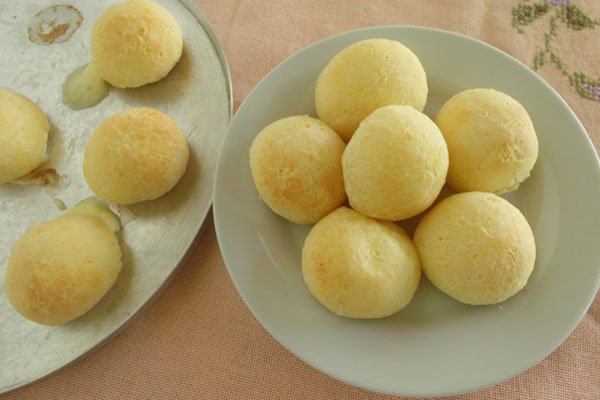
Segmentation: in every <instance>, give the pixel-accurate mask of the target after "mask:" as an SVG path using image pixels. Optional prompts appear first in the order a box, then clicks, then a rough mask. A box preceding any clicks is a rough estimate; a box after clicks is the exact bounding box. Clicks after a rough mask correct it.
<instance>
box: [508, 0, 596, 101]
mask: <svg viewBox="0 0 600 400" xmlns="http://www.w3.org/2000/svg"><path fill="white" fill-rule="evenodd" d="M547 13H551V16H550V22H549V30H548V32H546V33H545V34H544V47H543V48H542V49H540V50H539V51H537V52H536V54H535V56H534V57H533V70H534V71H537V70H538V69H539V68H540V67H541V66H543V65H545V64H547V63H552V64H554V65H555V66H556V67H557V68H558V69H559V70H560V71H561V72H562V73H563V75H564V76H565V77H566V78H567V79H569V82H570V83H571V85H573V87H574V88H575V90H577V93H579V95H580V96H581V97H584V98H586V99H590V100H595V101H598V102H600V78H597V79H595V80H593V79H591V78H589V77H588V76H586V75H585V74H584V73H582V72H571V71H569V69H568V68H567V66H566V65H565V63H564V61H563V60H562V59H561V58H560V57H559V55H558V53H557V52H556V50H555V49H554V47H553V44H554V39H555V38H556V35H557V29H558V25H559V24H563V25H565V26H566V27H567V28H569V29H572V30H574V31H580V30H583V29H593V28H595V27H596V26H600V19H592V18H590V17H588V16H587V15H586V14H585V13H584V12H583V11H581V9H580V8H579V7H577V6H576V5H575V4H573V2H572V0H545V1H542V2H537V3H529V2H521V3H519V4H517V5H516V6H514V7H513V8H512V25H513V27H514V28H515V29H516V30H517V32H519V33H524V27H526V26H527V25H529V24H531V23H532V22H534V21H535V20H537V19H538V18H540V17H541V16H543V15H545V14H547Z"/></svg>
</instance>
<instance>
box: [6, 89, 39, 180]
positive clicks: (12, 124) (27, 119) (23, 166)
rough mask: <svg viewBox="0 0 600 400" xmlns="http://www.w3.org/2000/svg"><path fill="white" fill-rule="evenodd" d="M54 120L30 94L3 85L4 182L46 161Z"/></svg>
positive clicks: (26, 172)
mask: <svg viewBox="0 0 600 400" xmlns="http://www.w3.org/2000/svg"><path fill="white" fill-rule="evenodd" d="M49 132H50V122H48V118H47V117H46V114H44V112H43V111H42V110H41V109H40V108H39V107H38V106H37V105H36V104H35V103H34V102H32V101H31V100H29V99H28V98H27V97H25V96H23V95H21V94H19V93H15V92H13V91H12V90H9V89H5V88H0V183H6V182H10V181H13V180H15V179H17V178H20V177H22V176H23V175H26V174H28V173H29V172H31V171H33V170H34V169H35V168H37V167H38V166H39V165H40V164H41V163H43V162H44V161H46V159H47V156H46V147H47V142H48V133H49Z"/></svg>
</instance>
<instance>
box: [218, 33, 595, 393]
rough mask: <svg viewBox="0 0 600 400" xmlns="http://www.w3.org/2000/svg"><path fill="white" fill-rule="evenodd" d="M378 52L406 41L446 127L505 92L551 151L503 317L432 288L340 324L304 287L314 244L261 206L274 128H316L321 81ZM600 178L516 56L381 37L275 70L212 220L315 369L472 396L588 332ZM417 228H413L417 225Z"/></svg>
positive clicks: (225, 157)
mask: <svg viewBox="0 0 600 400" xmlns="http://www.w3.org/2000/svg"><path fill="white" fill-rule="evenodd" d="M368 38H388V39H395V40H399V41H401V42H402V43H404V44H405V45H407V46H408V47H410V48H411V49H412V50H413V51H414V52H415V53H416V54H417V56H418V57H419V58H420V59H421V62H422V63H423V66H424V68H425V71H426V72H427V80H428V83H429V98H428V102H427V107H426V109H425V112H426V113H427V114H428V115H429V116H434V115H435V113H436V112H437V110H438V109H439V108H440V106H441V105H442V104H443V103H444V102H445V101H446V100H448V98H450V97H451V96H452V95H454V94H455V93H457V92H459V91H461V90H464V89H468V88H478V87H491V88H496V89H498V90H501V91H503V92H505V93H508V94H509V95H511V96H513V97H514V98H515V99H517V100H518V101H520V102H521V104H523V106H525V108H526V109H527V110H528V111H529V114H530V116H531V118H532V120H533V123H534V125H535V127H536V131H537V134H538V136H539V142H540V153H539V160H538V162H537V164H536V166H535V168H534V170H533V173H532V175H531V177H530V178H529V179H528V180H527V181H526V182H525V183H524V184H522V186H521V187H520V188H519V190H518V191H516V192H514V193H512V194H511V195H510V196H507V198H508V199H509V200H510V201H511V202H512V203H513V204H515V205H516V206H517V207H519V209H521V210H522V212H523V213H524V215H525V216H526V218H527V220H528V221H529V223H530V224H531V227H532V229H533V231H534V234H535V238H536V244H537V249H538V255H537V261H536V265H535V270H534V272H533V275H532V276H531V278H530V280H529V283H528V284H527V286H526V287H525V289H524V290H523V291H522V292H521V293H519V294H518V295H517V296H515V297H513V298H512V299H510V300H508V301H506V302H504V303H502V304H500V305H496V306H487V307H470V306H466V305H463V304H460V303H458V302H456V301H454V300H452V299H451V298H450V297H448V296H446V295H444V294H443V293H442V292H440V291H438V290H437V289H435V288H433V287H432V286H431V284H429V282H427V280H426V279H423V280H422V283H421V286H420V287H419V290H418V291H417V294H416V296H415V298H414V300H413V302H412V303H411V304H410V305H409V306H408V307H407V308H405V309H404V310H402V311H401V312H399V313H398V314H396V315H394V316H392V317H389V318H386V319H381V320H372V321H363V320H351V319H345V318H342V317H338V316H336V315H334V314H332V313H330V312H328V311H326V310H325V308H323V307H322V306H321V305H320V304H319V303H318V302H317V301H316V300H314V299H313V298H312V297H311V295H310V294H309V292H308V290H307V289H306V287H305V285H304V282H303V280H302V273H301V267H300V252H301V248H302V243H303V241H304V238H305V236H306V234H307V232H308V230H309V227H308V226H298V225H294V224H292V223H290V222H287V221H285V220H283V219H282V218H280V217H278V216H276V215H275V214H274V213H272V212H271V211H270V210H269V209H268V208H267V206H266V205H265V204H264V203H263V202H262V201H261V200H259V198H258V193H257V192H256V190H255V188H254V184H253V182H252V177H251V174H250V168H249V165H248V150H249V147H250V144H251V143H252V140H253V138H254V137H255V135H256V134H257V133H258V132H259V131H260V130H261V129H262V128H263V127H264V126H266V125H267V124H269V123H270V122H272V121H275V120H277V119H279V118H282V117H286V116H290V115H294V114H309V115H313V116H315V115H316V114H315V109H314V99H313V96H314V86H315V82H316V79H317V77H318V75H319V73H320V71H321V69H322V68H323V67H324V66H325V65H326V64H327V62H328V61H329V60H330V59H331V57H332V56H333V55H334V54H336V53H337V52H338V51H340V50H341V49H343V48H344V47H346V46H348V45H350V44H352V43H354V42H357V41H359V40H363V39H368ZM599 198H600V168H599V164H598V158H597V155H596V152H595V150H594V148H593V146H592V144H591V142H590V140H589V138H588V136H587V134H586V132H585V130H584V128H583V127H582V125H581V124H580V122H579V121H578V120H577V118H576V117H575V115H574V114H573V112H572V111H571V110H570V109H569V107H568V106H567V105H566V104H565V102H564V101H563V100H562V99H561V98H560V97H559V96H558V94H557V93H556V92H555V91H554V90H553V89H552V88H550V86H548V85H547V84H546V83H545V82H544V81H543V80H542V79H541V78H540V77H538V76H537V75H536V74H535V73H533V72H532V71H531V70H530V69H529V68H527V67H526V66H525V65H523V64H521V63H519V62H518V61H516V60H514V59H513V58H511V57H510V56H508V55H506V54H505V53H503V52H501V51H499V50H497V49H495V48H493V47H491V46H489V45H486V44H484V43H482V42H479V41H477V40H473V39H470V38H467V37H464V36H460V35H457V34H454V33H449V32H444V31H440V30H434V29H428V28H417V27H394V26H390V27H376V28H368V29H363V30H358V31H353V32H348V33H343V34H340V35H337V36H334V37H331V38H329V39H326V40H323V41H321V42H318V43H316V44H314V45H312V46H310V47H308V48H306V49H304V50H302V51H300V52H299V53H297V54H296V55H294V56H292V57H291V58H289V59H288V60H286V61H285V62H283V63H282V64H280V65H279V66H278V67H277V68H275V69H274V70H273V71H272V72H271V73H270V74H269V75H268V76H267V77H266V78H265V79H264V80H263V81H262V82H261V83H260V84H259V85H258V86H257V87H256V88H255V89H254V90H253V91H252V93H251V94H250V95H249V96H248V97H247V98H246V100H245V101H244V103H243V104H242V105H241V107H240V108H239V110H238V112H237V114H236V115H235V117H234V119H233V121H232V123H231V125H230V128H229V133H228V135H227V138H226V140H225V144H224V146H223V150H222V153H221V156H220V159H219V161H218V165H217V173H216V180H215V197H214V204H213V210H214V215H215V224H216V229H217V236H218V239H219V244H220V246H221V251H222V253H223V257H224V259H225V263H226V265H227V267H228V269H229V273H230V275H231V278H232V280H233V282H234V283H235V285H236V287H237V289H238V291H239V292H240V294H241V296H242V298H243V299H244V301H245V302H246V304H247V305H248V307H249V308H250V310H252V312H253V313H254V315H255V316H256V318H257V319H258V320H259V321H260V322H261V323H262V325H263V326H264V327H265V328H266V329H267V330H268V331H269V332H270V333H271V334H272V335H273V337H275V339H277V340H278V341H279V342H280V343H281V344H283V345H284V346H285V347H287V348H288V349H289V350H290V351H292V352H293V353H294V354H296V355H297V356H298V357H300V358H301V359H302V360H304V361H306V362H307V363H309V364H310V365H312V366H313V367H315V368H317V369H319V370H321V371H323V372H325V373H326V374H328V375H331V376H333V377H335V378H337V379H340V380H342V381H344V382H347V383H350V384H353V385H357V386H360V387H363V388H366V389H370V390H374V391H378V392H384V393H390V394H397V395H414V396H433V395H449V394H458V393H465V392H470V391H473V390H476V389H479V388H483V387H486V386H490V385H493V384H495V383H498V382H501V381H503V380H505V379H508V378H510V377H512V376H514V375H516V374H518V373H520V372H522V371H524V370H526V369H527V368H529V367H531V366H533V365H534V364H535V363H537V362H538V361H540V360H542V359H543V358H544V357H545V356H547V355H548V354H549V353H551V352H552V351H553V350H554V349H556V348H557V347H558V345H559V344H560V343H561V342H562V341H563V340H564V339H565V338H566V337H567V336H568V335H569V333H570V332H571V331H572V330H573V329H574V328H575V326H576V325H577V323H578V322H579V321H580V319H581V318H582V316H583V315H584V313H585V312H586V310H587V308H588V306H589V305H590V303H591V301H592V300H593V298H594V295H595V294H596V291H597V289H598V285H599V282H600V265H599V260H600V246H598V243H600V203H598V199H599ZM413 222H414V221H413Z"/></svg>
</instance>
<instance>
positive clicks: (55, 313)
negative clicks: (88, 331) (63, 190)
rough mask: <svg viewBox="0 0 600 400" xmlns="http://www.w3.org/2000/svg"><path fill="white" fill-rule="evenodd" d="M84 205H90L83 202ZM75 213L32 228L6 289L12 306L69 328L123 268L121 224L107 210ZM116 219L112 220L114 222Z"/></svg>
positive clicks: (15, 255) (16, 252)
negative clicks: (118, 233) (119, 234)
mask: <svg viewBox="0 0 600 400" xmlns="http://www.w3.org/2000/svg"><path fill="white" fill-rule="evenodd" d="M84 204H85V203H84ZM100 213H104V214H102V215H104V216H103V217H97V216H95V215H94V213H91V212H90V210H89V209H88V210H87V211H84V212H78V210H75V209H74V210H73V211H72V212H69V213H67V214H65V215H63V216H61V217H58V218H56V219H54V220H52V221H49V222H44V223H42V224H39V225H36V226H34V227H33V228H31V229H29V230H28V231H27V232H25V234H24V235H23V236H22V237H21V238H20V239H19V241H18V242H17V244H16V245H15V247H14V249H13V251H12V253H11V255H10V258H9V260H8V267H7V269H6V276H5V280H4V287H5V289H6V296H7V298H8V300H9V301H10V303H11V304H12V306H13V307H14V308H15V309H16V310H17V311H18V312H19V313H20V314H21V315H23V316H24V317H25V318H27V319H29V320H31V321H34V322H37V323H40V324H45V325H61V324H65V323H67V322H69V321H71V320H73V319H75V318H77V317H79V316H81V315H83V314H85V313H86V312H88V311H89V310H90V309H91V308H92V307H93V306H94V305H95V304H96V303H98V301H100V299H101V298H102V297H103V296H104V295H105V294H106V292H107V291H108V289H110V287H111V286H112V285H113V284H114V282H115V280H116V279H117V276H118V275H119V272H120V270H121V248H120V246H119V241H118V239H117V237H116V236H115V231H114V228H115V223H116V226H117V227H118V220H116V217H115V216H114V215H112V214H111V215H112V217H109V216H108V214H106V213H110V211H107V210H104V211H101V210H100ZM111 218H112V220H111Z"/></svg>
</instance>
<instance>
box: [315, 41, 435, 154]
mask: <svg viewBox="0 0 600 400" xmlns="http://www.w3.org/2000/svg"><path fill="white" fill-rule="evenodd" d="M426 101H427V79H426V76H425V70H424V69H423V66H422V65H421V62H420V61H419V59H418V58H417V56H416V55H415V54H414V53H413V52H412V51H410V49H408V48H407V47H406V46H404V45H403V44H401V43H400V42H397V41H394V40H388V39H368V40H363V41H361V42H358V43H354V44H353V45H351V46H348V47H346V48H345V49H344V50H342V51H340V52H339V53H338V54H336V55H335V57H333V59H332V60H331V61H330V62H329V64H327V66H326V67H325V69H323V72H321V75H319V79H318V80H317V86H316V88H315V105H316V108H317V114H318V115H319V118H320V119H321V120H322V121H324V122H325V123H326V124H328V125H329V126H330V127H332V128H333V130H335V131H336V132H337V133H338V134H339V135H340V136H341V137H342V139H344V140H345V141H346V142H347V141H348V140H350V138H351V137H352V135H353V134H354V131H355V130H356V128H358V124H360V122H361V121H362V120H363V119H365V118H366V117H367V115H369V114H371V113H372V112H373V111H375V110H376V109H378V108H380V107H383V106H387V105H389V104H401V105H408V106H412V107H414V108H415V109H417V110H418V111H423V108H424V107H425V102H426Z"/></svg>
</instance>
